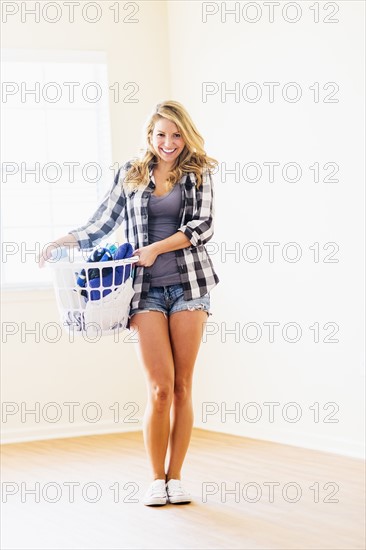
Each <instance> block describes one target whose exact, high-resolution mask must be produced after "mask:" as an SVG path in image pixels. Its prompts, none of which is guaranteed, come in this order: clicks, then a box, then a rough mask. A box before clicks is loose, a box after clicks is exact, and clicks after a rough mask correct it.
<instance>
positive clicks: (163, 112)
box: [123, 101, 218, 191]
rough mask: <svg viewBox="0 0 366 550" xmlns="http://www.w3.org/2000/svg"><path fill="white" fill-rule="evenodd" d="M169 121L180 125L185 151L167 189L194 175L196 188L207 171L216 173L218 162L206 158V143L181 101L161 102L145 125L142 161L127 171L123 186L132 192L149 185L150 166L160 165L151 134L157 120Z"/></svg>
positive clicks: (138, 160) (178, 160)
mask: <svg viewBox="0 0 366 550" xmlns="http://www.w3.org/2000/svg"><path fill="white" fill-rule="evenodd" d="M161 118H166V119H168V120H170V121H171V122H174V124H175V125H176V126H177V128H178V130H179V132H180V134H181V136H182V138H183V141H184V144H185V145H184V148H183V150H182V152H181V153H180V155H179V156H178V158H177V159H176V162H175V163H174V166H173V169H172V170H171V171H170V172H169V174H168V179H167V190H171V189H172V188H173V187H174V185H175V183H176V182H177V181H179V180H180V179H181V178H182V176H183V174H186V173H189V172H193V174H194V175H195V178H196V186H197V188H198V187H199V186H200V185H201V184H202V173H203V172H204V171H205V170H206V169H207V170H208V171H211V170H213V169H214V168H216V166H217V165H218V161H217V160H215V159H214V158H212V157H209V156H207V155H206V153H205V151H204V149H203V147H204V140H203V137H202V136H201V134H200V133H199V132H198V130H197V128H196V126H195V125H194V123H193V121H192V119H191V117H190V116H189V114H188V112H187V111H186V109H185V108H184V107H183V105H181V103H178V101H164V102H162V103H158V104H157V105H156V107H155V108H154V110H153V112H152V114H151V115H150V116H149V117H148V119H147V121H146V123H145V125H144V140H145V143H146V145H145V147H143V148H141V149H140V151H144V154H143V156H142V158H139V159H134V160H132V161H131V167H130V168H129V169H128V170H127V172H126V176H125V178H124V182H123V186H124V188H125V190H126V191H132V190H133V189H135V188H136V187H138V186H139V185H142V184H144V185H146V184H147V183H148V182H149V165H150V163H151V162H152V163H153V164H158V160H159V159H158V158H157V155H156V154H155V152H154V151H153V149H152V134H153V130H154V127H155V124H156V123H157V121H158V120H159V119H161Z"/></svg>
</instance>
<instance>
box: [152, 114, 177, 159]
mask: <svg viewBox="0 0 366 550" xmlns="http://www.w3.org/2000/svg"><path fill="white" fill-rule="evenodd" d="M151 141H152V146H153V148H154V152H155V154H156V155H157V157H159V164H161V165H162V167H164V168H166V169H170V168H171V167H172V166H173V164H174V162H175V161H176V159H177V158H178V157H179V155H180V153H181V152H182V151H183V149H184V141H183V138H182V135H181V133H180V132H179V130H178V128H177V126H176V125H175V124H174V122H172V121H171V120H168V119H167V118H160V119H159V120H158V121H157V123H156V124H155V126H154V130H153V133H152V138H151Z"/></svg>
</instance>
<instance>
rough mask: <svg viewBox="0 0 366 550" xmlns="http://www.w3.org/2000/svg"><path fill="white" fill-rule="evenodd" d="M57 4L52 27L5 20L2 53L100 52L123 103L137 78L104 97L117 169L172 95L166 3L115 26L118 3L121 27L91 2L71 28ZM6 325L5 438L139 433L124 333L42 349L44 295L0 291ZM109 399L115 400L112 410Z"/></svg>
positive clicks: (46, 319) (46, 335)
mask: <svg viewBox="0 0 366 550" xmlns="http://www.w3.org/2000/svg"><path fill="white" fill-rule="evenodd" d="M23 4H26V3H23ZM41 4H42V3H41ZM58 4H59V6H60V9H61V12H60V13H61V19H60V21H59V22H57V23H55V24H52V23H47V22H46V21H45V20H44V18H42V17H41V18H40V22H39V23H36V22H35V20H34V17H32V16H31V15H27V14H25V13H23V16H24V17H26V23H22V21H21V17H22V13H21V12H20V11H19V12H18V13H17V14H15V15H13V16H9V17H8V21H7V23H6V24H5V25H3V47H6V48H31V49H47V50H63V49H70V50H101V51H106V52H107V56H108V76H109V82H110V85H112V84H114V83H115V82H119V83H120V86H121V97H122V99H123V98H124V97H125V95H126V92H125V91H123V85H124V84H125V83H126V82H136V83H137V84H138V86H139V93H138V95H137V97H138V99H139V102H138V103H126V102H123V101H120V102H118V103H115V102H114V101H112V100H110V118H111V138H112V148H113V150H112V158H113V162H118V163H121V162H123V161H125V160H127V159H129V158H131V157H133V156H135V155H136V154H137V150H138V147H139V146H140V138H141V127H142V124H143V122H144V121H145V117H146V116H147V115H148V114H149V112H150V110H151V109H152V107H153V106H154V105H155V104H156V103H157V102H158V101H162V100H164V99H167V98H169V97H170V87H169V86H170V84H169V66H168V64H167V63H165V62H161V56H162V52H165V51H167V49H168V42H167V33H166V17H167V6H166V3H165V2H143V3H141V4H139V11H138V13H137V14H135V15H134V16H133V19H138V20H139V23H127V22H123V21H124V19H125V18H126V17H128V15H129V14H131V9H127V10H123V7H121V12H120V22H119V23H114V20H113V12H112V11H111V10H110V6H112V5H113V4H115V3H113V2H102V3H99V6H101V9H102V17H101V19H100V20H99V22H98V23H95V24H93V23H88V22H86V21H85V20H83V18H82V17H81V7H82V6H83V3H81V4H80V7H79V9H77V10H76V11H75V22H74V23H68V12H67V11H66V8H65V7H64V3H63V2H59V3H58ZM84 4H85V2H84ZM19 5H20V3H19ZM121 6H122V4H121ZM27 7H28V8H29V7H30V3H28V4H27ZM54 16H55V12H52V11H50V12H49V14H48V17H49V18H53V17H54ZM87 16H88V17H89V18H90V19H92V18H93V17H94V13H93V11H90V12H89V13H88V12H87ZM157 29H158V32H157ZM130 91H131V89H128V90H127V92H130ZM110 98H112V94H111V96H110ZM65 138H67V136H65ZM72 160H74V159H72ZM111 183H112V181H110V182H109V183H108V184H107V185H108V186H109V185H110V184H111ZM81 223H83V220H80V224H81ZM70 229H72V228H70ZM12 322H14V323H16V324H17V325H18V326H19V330H18V332H17V333H16V334H14V336H9V337H8V338H7V343H6V344H5V343H4V344H3V354H2V379H3V384H2V400H3V402H4V403H5V402H6V403H13V404H14V405H8V407H9V409H11V410H12V411H13V413H14V414H11V415H8V417H5V416H3V422H2V433H3V441H7V442H11V441H22V440H31V439H34V438H47V437H58V436H67V435H78V434H82V433H91V432H92V433H98V432H112V431H116V432H119V431H124V430H131V429H136V427H137V428H140V427H141V423H140V422H139V423H137V424H136V423H135V422H134V421H135V420H136V419H137V420H139V419H140V418H141V416H142V414H143V410H144V406H145V401H146V389H145V382H144V378H143V373H142V369H141V368H140V365H139V364H138V361H137V357H136V353H135V351H134V343H133V342H132V341H130V340H127V339H128V338H129V337H130V336H129V333H128V331H124V332H123V334H121V335H120V341H119V342H117V343H114V341H113V337H105V338H103V339H101V340H100V341H99V342H96V343H89V342H87V341H85V340H84V339H83V338H81V339H78V340H77V341H75V342H74V343H73V342H70V340H69V336H68V335H66V334H64V335H63V336H62V338H61V339H59V340H58V341H56V342H55V343H50V342H49V341H47V340H51V339H53V338H56V333H55V332H53V333H52V329H50V328H49V329H47V327H50V326H51V325H49V324H50V323H59V322H60V321H59V318H58V312H57V309H56V303H55V297H54V295H53V292H52V291H47V292H46V291H34V292H30V291H25V290H23V291H18V292H5V293H4V294H3V308H2V327H3V328H4V326H5V323H7V325H6V326H7V330H9V323H12ZM22 323H24V324H23V325H22ZM36 323H39V325H38V326H37V325H36ZM32 327H35V329H36V331H38V333H39V334H40V338H39V341H38V342H37V341H36V338H37V332H36V334H35V335H34V336H33V335H31V334H25V330H26V329H30V328H32ZM3 342H4V335H3ZM53 402H55V403H57V404H58V409H57V410H56V408H55V407H53V406H50V407H49V408H47V403H53ZM66 402H77V403H79V404H80V405H77V406H75V420H74V421H73V422H71V421H70V420H69V410H70V407H71V405H69V406H67V405H65V403H66ZM90 402H96V403H97V404H98V406H99V413H100V419H99V420H98V421H97V422H92V421H91V419H92V418H93V417H94V415H95V414H96V409H95V407H93V406H90V407H89V409H88V408H86V409H84V410H83V407H85V406H86V404H88V403H90ZM22 403H24V405H22ZM36 403H39V404H38V405H36ZM115 403H118V404H119V407H120V410H119V414H117V412H116V410H117V408H116V406H115V405H114V404H115ZM129 403H132V404H131V405H129ZM124 406H126V408H125V409H124V408H123V407H124ZM35 407H36V408H37V407H38V408H39V410H40V417H39V419H38V418H36V417H35V416H33V415H31V414H30V415H27V416H26V417H25V419H22V417H21V413H20V411H21V410H22V409H24V408H26V409H34V408H35ZM110 407H113V410H110ZM57 414H60V415H61V416H60V418H59V419H58V418H57V416H56V418H57V421H56V422H51V418H52V417H54V416H55V415H57ZM5 418H6V422H5Z"/></svg>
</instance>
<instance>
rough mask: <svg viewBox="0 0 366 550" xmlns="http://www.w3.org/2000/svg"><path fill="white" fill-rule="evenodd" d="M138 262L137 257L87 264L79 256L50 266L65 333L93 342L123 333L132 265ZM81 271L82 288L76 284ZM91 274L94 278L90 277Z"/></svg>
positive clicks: (128, 309)
mask: <svg viewBox="0 0 366 550" xmlns="http://www.w3.org/2000/svg"><path fill="white" fill-rule="evenodd" d="M138 260H139V257H138V256H132V257H130V258H125V259H123V260H111V261H108V262H87V261H85V258H83V257H82V256H80V255H79V256H74V257H71V256H64V257H61V258H60V259H58V260H57V261H54V262H52V263H50V266H51V269H52V274H53V283H54V290H55V293H56V300H57V305H58V309H59V314H60V318H61V324H62V326H63V328H64V329H65V331H66V332H68V333H72V334H79V335H87V336H88V337H91V338H95V336H96V335H101V336H103V335H107V334H113V333H114V332H115V331H116V330H123V329H125V328H126V325H127V321H128V315H129V311H130V302H131V300H132V298H133V295H134V290H133V277H134V265H133V264H134V263H136V262H137V261H138ZM82 270H84V271H85V276H86V280H85V287H81V286H79V285H78V284H77V279H78V277H79V274H80V272H81V271H82ZM91 270H93V272H94V273H93V274H94V275H96V277H93V278H92V277H91V274H92V271H91ZM120 281H122V282H121V283H120V284H118V282H120Z"/></svg>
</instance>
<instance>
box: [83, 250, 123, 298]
mask: <svg viewBox="0 0 366 550" xmlns="http://www.w3.org/2000/svg"><path fill="white" fill-rule="evenodd" d="M132 255H133V248H132V245H131V244H130V243H123V244H122V245H121V246H119V247H118V249H117V250H116V251H115V253H114V254H113V255H112V254H111V253H110V251H109V250H108V249H103V248H102V249H99V250H95V251H94V252H93V253H92V254H91V256H90V257H89V258H88V262H98V261H100V262H103V261H111V260H123V259H125V258H130V257H132ZM83 271H84V270H82V271H81V272H80V275H79V277H78V280H77V284H78V285H79V286H81V287H84V288H85V285H86V276H85V271H84V274H83ZM100 272H101V273H102V277H100ZM113 272H114V276H113ZM130 273H131V265H120V266H117V267H115V268H114V269H113V267H106V268H103V269H89V270H88V276H89V287H90V288H95V289H96V288H100V287H101V288H105V289H106V290H103V291H102V295H101V291H100V290H91V291H90V300H100V299H101V297H105V296H107V295H108V294H110V293H111V292H112V288H111V287H112V286H113V285H114V286H118V285H121V284H122V283H123V282H125V281H126V280H127V279H128V278H129V276H130ZM81 293H82V294H83V296H85V297H86V299H87V300H88V299H89V295H88V294H89V293H88V291H87V290H82V291H81Z"/></svg>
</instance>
